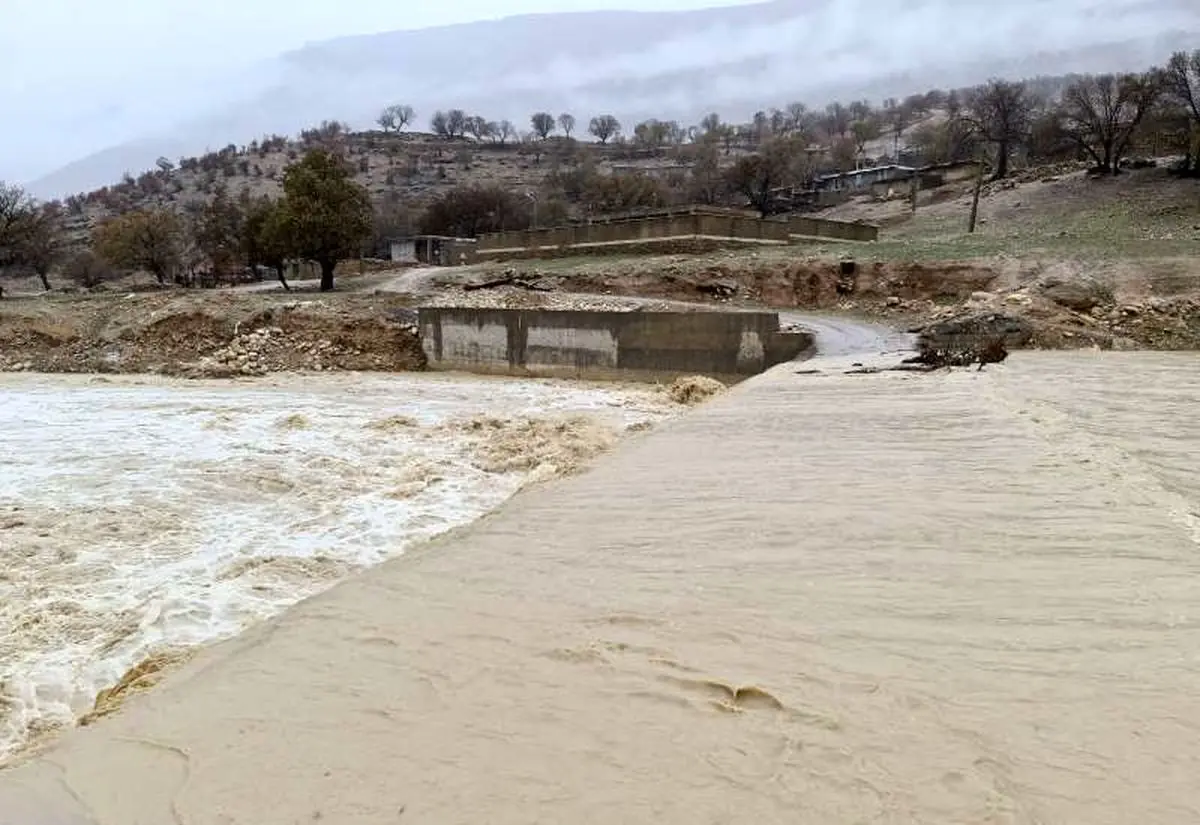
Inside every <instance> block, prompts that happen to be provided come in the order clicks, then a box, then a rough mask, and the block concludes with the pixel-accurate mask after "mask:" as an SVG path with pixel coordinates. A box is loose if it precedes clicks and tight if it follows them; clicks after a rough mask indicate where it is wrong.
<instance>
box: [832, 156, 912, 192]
mask: <svg viewBox="0 0 1200 825" xmlns="http://www.w3.org/2000/svg"><path fill="white" fill-rule="evenodd" d="M916 174H917V169H916V168H915V167H912V166H901V165H899V164H895V163H893V164H889V165H887V166H874V167H871V168H870V169H855V170H854V171H852V172H838V173H836V174H832V175H822V176H821V177H819V178H817V186H816V188H817V190H818V191H824V192H842V191H856V190H860V189H869V188H871V187H873V186H875V185H876V184H881V183H895V182H897V181H908V180H911V179H912V178H913V176H914V175H916Z"/></svg>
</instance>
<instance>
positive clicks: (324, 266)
mask: <svg viewBox="0 0 1200 825" xmlns="http://www.w3.org/2000/svg"><path fill="white" fill-rule="evenodd" d="M318 263H320V264H321V291H322V292H332V291H333V268H334V267H335V266H337V261H331V260H328V259H326V260H323V261H318Z"/></svg>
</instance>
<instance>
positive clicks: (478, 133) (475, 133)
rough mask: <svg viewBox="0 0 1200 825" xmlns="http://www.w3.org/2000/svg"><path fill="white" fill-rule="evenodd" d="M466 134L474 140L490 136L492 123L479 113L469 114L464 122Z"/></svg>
mask: <svg viewBox="0 0 1200 825" xmlns="http://www.w3.org/2000/svg"><path fill="white" fill-rule="evenodd" d="M466 130H467V134H469V135H470V136H471V137H473V138H475V140H483V139H484V138H486V137H490V136H491V133H492V131H491V130H492V124H490V123H488V121H487V120H486V119H484V118H482V117H480V116H479V115H471V116H470V117H468V118H467V122H466Z"/></svg>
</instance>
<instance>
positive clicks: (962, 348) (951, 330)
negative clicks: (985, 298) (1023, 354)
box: [917, 312, 1033, 356]
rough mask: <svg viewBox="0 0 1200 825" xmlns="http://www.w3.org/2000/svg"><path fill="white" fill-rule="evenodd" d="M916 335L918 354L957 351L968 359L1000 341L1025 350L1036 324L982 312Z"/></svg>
mask: <svg viewBox="0 0 1200 825" xmlns="http://www.w3.org/2000/svg"><path fill="white" fill-rule="evenodd" d="M917 333H918V334H917V350H918V351H919V352H922V353H925V352H933V351H938V352H958V353H962V354H963V355H964V356H965V355H969V354H973V353H977V352H979V351H981V350H982V349H984V348H985V347H987V346H988V345H989V343H990V342H994V341H1001V342H1003V344H1004V346H1005V347H1008V348H1013V349H1016V348H1019V347H1023V346H1025V345H1026V344H1028V343H1029V342H1030V340H1032V339H1033V325H1032V324H1030V323H1029V321H1027V320H1026V319H1024V318H1022V317H1020V316H1019V315H1009V314H1007V313H1003V312H980V313H968V314H966V315H956V316H954V317H953V318H947V319H946V320H944V321H937V322H935V323H933V324H929V325H927V326H925V327H922V328H921V329H919V330H917Z"/></svg>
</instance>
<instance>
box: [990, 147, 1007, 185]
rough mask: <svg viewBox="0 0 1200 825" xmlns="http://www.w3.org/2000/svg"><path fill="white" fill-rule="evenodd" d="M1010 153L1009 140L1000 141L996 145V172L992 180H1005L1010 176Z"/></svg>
mask: <svg viewBox="0 0 1200 825" xmlns="http://www.w3.org/2000/svg"><path fill="white" fill-rule="evenodd" d="M1008 154H1009V146H1008V141H1007V140H1002V141H1000V143H999V144H998V145H997V146H996V174H995V175H994V176H993V177H992V180H1003V179H1004V178H1006V177H1007V176H1008Z"/></svg>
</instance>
